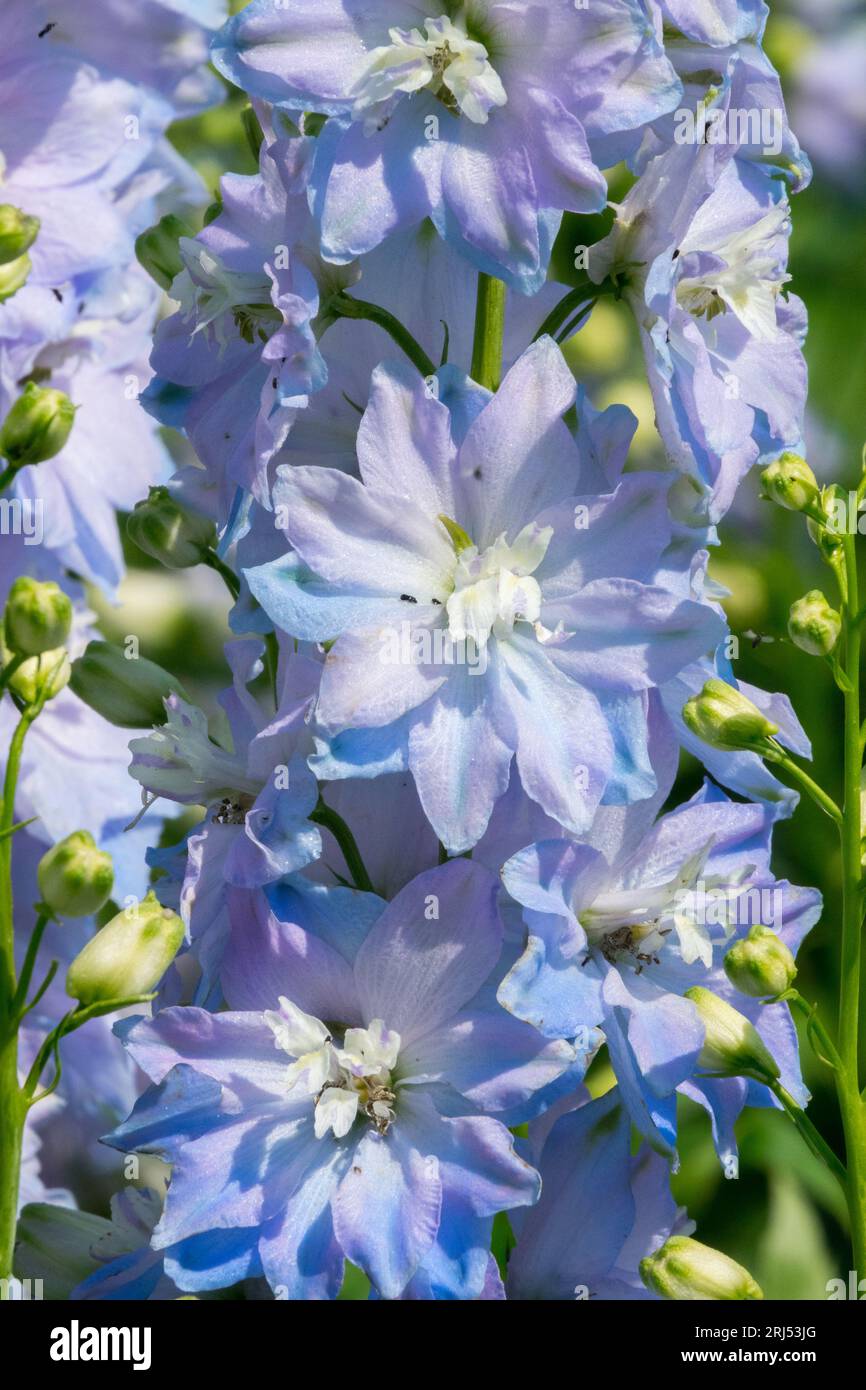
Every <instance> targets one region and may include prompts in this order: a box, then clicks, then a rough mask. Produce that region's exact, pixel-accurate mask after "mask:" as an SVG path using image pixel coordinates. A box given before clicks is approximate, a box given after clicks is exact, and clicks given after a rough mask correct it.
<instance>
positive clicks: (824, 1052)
mask: <svg viewBox="0 0 866 1390" xmlns="http://www.w3.org/2000/svg"><path fill="white" fill-rule="evenodd" d="M782 1000H784V1001H785V1002H786V1003H788V1004H790V1005H791V1006H792V1007H793V1008H795V1009H796V1010H797V1011H798V1013H800V1014H801V1015H802V1016H803V1018H804V1019H805V1020H806V1035H807V1037H808V1039H809V1042H810V1043H811V1044H812V1051H813V1052H814V1053H815V1056H816V1057H817V1058H818V1060H819V1061H821V1062H824V1063H826V1065H827V1066H828V1067H831V1068H832V1070H833V1071H840V1070H841V1069H842V1059H841V1057H840V1056H839V1053H838V1052H837V1051H836V1047H835V1045H834V1043H833V1040H832V1038H831V1037H830V1034H829V1033H828V1032H827V1029H826V1028H825V1027H824V1025H823V1023H822V1022H821V1020H820V1018H819V1017H818V1009H817V1005H816V1004H810V1003H808V1001H807V1000H805V999H804V998H803V996H802V994H800V992H799V991H798V990H796V989H789V990H786V991H785V993H784V994H783V995H782V996H781V998H780V1002H781V1001H782ZM816 1040H817V1045H816Z"/></svg>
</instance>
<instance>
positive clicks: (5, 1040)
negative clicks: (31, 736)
mask: <svg viewBox="0 0 866 1390" xmlns="http://www.w3.org/2000/svg"><path fill="white" fill-rule="evenodd" d="M39 708H41V706H36V705H31V706H29V707H28V709H26V710H25V712H24V713H23V714H22V716H21V718H20V719H19V721H18V724H17V726H16V728H15V732H14V733H13V735H12V740H11V742H10V744H9V752H8V754H7V758H6V775H5V777H4V781H3V805H2V808H0V1279H8V1278H10V1276H11V1274H12V1253H13V1250H14V1246H15V1228H16V1222H17V1213H18V1185H19V1181H20V1177H21V1145H22V1142H23V1139H24V1119H25V1116H26V1114H27V1107H26V1105H25V1103H24V1098H23V1096H22V1094H21V1091H20V1089H19V1086H18V1019H17V1017H16V1016H15V1012H14V1003H13V1001H14V999H15V990H16V976H15V935H14V927H13V918H12V908H13V903H12V836H11V834H9V833H7V832H9V831H10V830H11V828H12V825H13V823H14V815H15V793H16V790H17V787H18V772H19V769H20V767H21V753H22V750H23V748H24V740H25V738H26V737H27V731H28V729H29V728H30V725H31V724H32V723H33V720H34V719H35V718H36V716H37V714H38V712H39ZM3 1287H5V1285H4V1286H3Z"/></svg>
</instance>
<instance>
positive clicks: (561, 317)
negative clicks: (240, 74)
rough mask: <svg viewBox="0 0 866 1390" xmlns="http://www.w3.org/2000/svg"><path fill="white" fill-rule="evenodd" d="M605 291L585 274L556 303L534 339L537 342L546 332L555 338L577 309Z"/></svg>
mask: <svg viewBox="0 0 866 1390" xmlns="http://www.w3.org/2000/svg"><path fill="white" fill-rule="evenodd" d="M604 292H605V291H603V290H602V287H601V286H600V285H596V284H595V283H594V282H593V281H592V280H590V279H589V277H588V276H585V277H584V278H583V280H581V282H580V284H579V285H575V287H574V289H572V290H569V291H568V294H565V295H563V297H562V299H560V301H559V303H558V304H554V306H553V308H552V309H551V311H550V313H549V314H548V315H547V318H546V319H545V320H544V322H543V323H542V324H541V327H540V328H539V329H538V332H537V333H536V335H535V337H534V338H533V340H532V341H533V342H534V343H535V342H537V341H538V339H539V338H543V337H544V335H545V334H546V333H549V334H550V336H551V338H555V337H556V334H557V332H558V331H559V329H560V328H561V327H562V325H563V324H564V323H565V322H566V321H567V320H568V319H569V318H570V317H571V315H572V314H573V313H574V312H575V310H576V309H581V308H582V307H583V306H584V305H587V304H590V303H591V302H592V301H593V300H595V299H597V298H598V296H599V295H600V294H602V293H604Z"/></svg>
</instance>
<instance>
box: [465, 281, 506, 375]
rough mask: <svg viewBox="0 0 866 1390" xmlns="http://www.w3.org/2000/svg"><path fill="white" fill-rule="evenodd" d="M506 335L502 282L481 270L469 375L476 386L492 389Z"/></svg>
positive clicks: (503, 285)
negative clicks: (475, 382) (476, 383)
mask: <svg viewBox="0 0 866 1390" xmlns="http://www.w3.org/2000/svg"><path fill="white" fill-rule="evenodd" d="M504 335H505V284H504V282H503V281H502V280H497V279H496V278H495V277H494V276H492V275H485V274H484V272H483V271H482V272H481V273H480V274H479V276H478V297H477V299H476V301H475V338H474V340H473V344H472V366H471V367H470V369H469V375H470V376H471V377H472V380H473V381H477V382H478V385H479V386H486V387H487V389H488V391H495V390H496V388H497V387H498V385H499V381H500V378H501V376H502V340H503V337H504Z"/></svg>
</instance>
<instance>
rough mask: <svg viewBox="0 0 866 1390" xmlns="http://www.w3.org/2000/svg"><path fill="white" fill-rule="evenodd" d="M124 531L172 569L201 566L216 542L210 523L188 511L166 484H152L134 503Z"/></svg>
mask: <svg viewBox="0 0 866 1390" xmlns="http://www.w3.org/2000/svg"><path fill="white" fill-rule="evenodd" d="M126 533H127V535H128V536H129V538H130V540H132V541H134V542H135V544H136V545H137V546H138V547H139V549H140V550H143V551H144V553H145V554H146V555H150V556H151V557H152V558H153V559H154V560H158V561H159V563H160V564H161V565H165V566H166V568H167V569H171V570H178V569H188V568H189V567H190V566H191V565H200V564H201V562H202V559H203V558H204V556H205V554H206V553H207V551H208V550H210V549H211V548H212V547H213V545H214V542H215V541H216V528H215V527H214V524H213V522H212V521H209V520H208V519H207V517H203V516H196V515H195V513H194V512H188V511H187V510H186V508H185V507H182V506H181V505H180V503H179V502H177V501H175V499H174V497H172V495H171V493H170V492H169V490H168V488H165V487H152V488H151V489H150V492H149V494H148V496H147V497H146V498H145V499H144V500H143V501H141V502H137V503H136V504H135V509H134V511H132V512H131V513H130V515H129V516H128V518H127V521H126Z"/></svg>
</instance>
